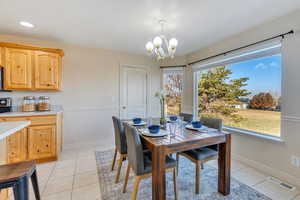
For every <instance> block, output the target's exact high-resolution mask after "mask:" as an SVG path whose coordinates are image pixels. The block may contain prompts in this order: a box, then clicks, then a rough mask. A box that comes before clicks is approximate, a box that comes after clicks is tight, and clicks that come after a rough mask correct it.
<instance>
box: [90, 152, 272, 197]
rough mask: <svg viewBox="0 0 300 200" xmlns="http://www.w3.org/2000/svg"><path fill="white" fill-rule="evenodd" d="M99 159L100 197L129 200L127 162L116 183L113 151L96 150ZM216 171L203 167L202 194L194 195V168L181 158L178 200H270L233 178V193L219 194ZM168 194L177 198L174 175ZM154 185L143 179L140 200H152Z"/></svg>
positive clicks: (168, 179) (168, 182)
mask: <svg viewBox="0 0 300 200" xmlns="http://www.w3.org/2000/svg"><path fill="white" fill-rule="evenodd" d="M95 154H96V160H97V168H98V176H99V182H100V190H101V196H102V199H103V200H130V196H131V192H132V188H133V180H134V179H133V173H132V172H131V174H130V178H129V181H128V185H127V192H126V193H125V194H124V193H122V188H123V183H124V177H125V172H126V167H127V162H123V168H122V171H121V176H120V182H119V183H118V184H115V183H114V180H115V175H116V166H115V170H114V171H111V163H112V158H113V150H109V151H97V152H95ZM217 173H218V171H217V169H215V168H214V167H211V166H209V165H207V164H206V165H204V169H203V170H201V192H200V194H198V195H196V194H195V192H194V191H195V186H194V182H195V165H194V164H193V163H191V162H190V161H189V160H187V159H186V158H184V157H182V156H181V157H180V162H179V175H178V177H177V182H178V183H177V184H178V185H177V186H178V199H179V200H193V199H195V200H270V198H268V197H266V196H265V195H263V194H261V193H259V192H257V191H255V190H254V189H253V188H251V187H249V186H247V185H245V184H243V183H241V182H239V181H238V180H236V179H234V178H232V179H231V193H230V195H228V196H226V197H224V196H222V195H221V194H220V193H218V192H217V185H218V180H217ZM166 189H167V191H166V193H167V199H174V190H173V178H172V172H169V173H167V174H166ZM151 193H152V185H151V177H150V178H147V179H144V180H142V181H141V183H140V187H139V192H138V198H137V199H139V200H151V197H152V196H151Z"/></svg>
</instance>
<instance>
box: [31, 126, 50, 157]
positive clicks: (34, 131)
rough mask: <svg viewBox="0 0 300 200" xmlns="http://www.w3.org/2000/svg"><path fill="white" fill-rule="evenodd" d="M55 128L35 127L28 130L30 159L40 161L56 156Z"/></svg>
mask: <svg viewBox="0 0 300 200" xmlns="http://www.w3.org/2000/svg"><path fill="white" fill-rule="evenodd" d="M55 146H56V142H55V126H54V125H49V126H33V127H29V128H28V155H29V159H30V160H31V159H40V158H47V157H53V156H55V155H56V151H55V150H56V147H55Z"/></svg>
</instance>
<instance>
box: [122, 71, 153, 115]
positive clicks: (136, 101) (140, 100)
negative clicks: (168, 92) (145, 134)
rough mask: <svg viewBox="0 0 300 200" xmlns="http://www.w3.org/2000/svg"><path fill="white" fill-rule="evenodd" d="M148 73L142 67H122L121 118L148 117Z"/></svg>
mask: <svg viewBox="0 0 300 200" xmlns="http://www.w3.org/2000/svg"><path fill="white" fill-rule="evenodd" d="M148 84H149V83H148V71H147V69H144V68H142V67H131V66H121V74H120V97H121V98H120V117H121V118H122V119H132V118H134V117H142V118H144V117H147V112H148Z"/></svg>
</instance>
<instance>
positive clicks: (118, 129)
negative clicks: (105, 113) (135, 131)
mask: <svg viewBox="0 0 300 200" xmlns="http://www.w3.org/2000/svg"><path fill="white" fill-rule="evenodd" d="M112 120H113V124H114V129H115V145H116V148H117V149H118V150H119V151H121V152H120V153H121V154H127V142H126V135H125V129H124V126H123V124H122V122H121V120H120V119H119V118H118V117H115V116H113V117H112Z"/></svg>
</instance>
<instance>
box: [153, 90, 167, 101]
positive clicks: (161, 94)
mask: <svg viewBox="0 0 300 200" xmlns="http://www.w3.org/2000/svg"><path fill="white" fill-rule="evenodd" d="M165 96H166V93H165V91H163V90H161V91H159V92H156V93H155V97H157V98H159V99H165Z"/></svg>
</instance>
